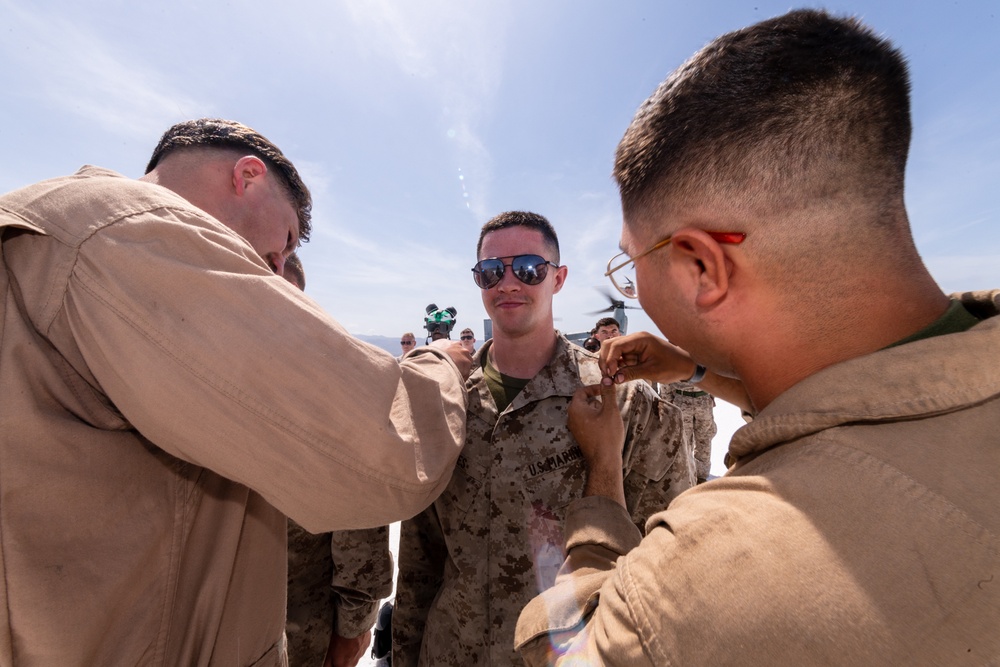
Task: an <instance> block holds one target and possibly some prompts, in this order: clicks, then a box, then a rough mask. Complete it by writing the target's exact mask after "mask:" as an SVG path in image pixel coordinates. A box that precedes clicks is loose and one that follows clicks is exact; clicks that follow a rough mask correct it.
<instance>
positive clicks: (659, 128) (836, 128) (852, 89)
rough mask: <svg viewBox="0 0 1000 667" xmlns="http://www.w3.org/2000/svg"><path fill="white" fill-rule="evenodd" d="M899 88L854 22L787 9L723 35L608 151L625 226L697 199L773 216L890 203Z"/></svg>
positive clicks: (899, 73) (886, 53)
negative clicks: (790, 210)
mask: <svg viewBox="0 0 1000 667" xmlns="http://www.w3.org/2000/svg"><path fill="white" fill-rule="evenodd" d="M909 90H910V88H909V77H908V73H907V66H906V62H905V60H904V58H903V56H902V54H901V53H900V52H899V51H898V50H897V49H896V48H894V47H893V46H892V45H891V44H890V43H889V42H888V41H887V40H885V39H882V38H880V37H879V36H877V35H876V34H875V33H874V32H872V30H871V29H870V28H868V27H866V26H865V25H863V24H862V23H861V22H860V21H858V20H857V19H854V18H837V17H833V16H831V15H830V14H828V13H826V12H824V11H817V10H805V9H804V10H796V11H792V12H790V13H788V14H785V15H783V16H779V17H777V18H773V19H770V20H766V21H763V22H761V23H757V24H755V25H752V26H749V27H747V28H744V29H742V30H737V31H735V32H731V33H728V34H726V35H722V36H721V37H719V38H717V39H715V40H713V41H712V42H711V43H710V44H708V45H707V46H706V47H705V48H703V49H702V50H701V51H699V52H698V53H696V54H694V55H693V56H692V57H691V58H690V59H689V60H688V61H687V62H686V63H685V64H683V65H682V66H681V67H679V68H678V69H677V70H676V71H675V72H674V73H673V74H671V75H670V76H669V77H668V78H667V79H666V80H665V81H664V82H663V83H662V84H661V85H660V86H659V88H658V89H657V90H656V92H655V93H654V94H653V95H652V96H651V97H650V98H649V99H648V100H646V102H644V103H643V105H642V106H640V108H639V110H638V111H637V112H636V115H635V118H634V119H633V121H632V124H631V125H630V126H629V128H628V130H627V131H626V132H625V136H624V137H623V138H622V140H621V143H620V144H619V145H618V149H617V152H616V159H615V168H614V177H615V179H616V180H617V182H618V186H619V189H620V191H621V198H622V206H623V209H624V211H625V214H626V217H628V215H629V213H630V212H636V211H639V210H642V211H646V210H653V209H657V208H659V207H660V206H662V205H664V203H665V202H668V201H670V202H671V203H674V202H676V204H677V205H678V206H683V205H684V203H685V202H686V201H687V200H689V199H691V200H692V201H696V202H697V201H699V200H700V198H701V195H702V193H707V194H708V196H712V195H714V196H716V197H721V198H726V197H732V196H733V195H734V194H735V195H736V196H737V198H738V200H739V201H738V204H749V205H764V206H767V207H771V208H774V209H779V208H781V207H783V206H788V205H792V206H797V205H801V204H802V201H804V200H809V201H819V200H821V199H822V198H823V197H825V196H827V195H828V193H829V192H830V191H832V192H834V193H837V192H850V193H852V196H854V197H857V196H861V197H863V198H864V199H865V200H866V201H875V202H878V201H883V202H884V201H887V199H886V197H901V195H902V188H903V174H904V170H905V166H906V157H907V152H908V150H909V143H910V134H911V125H910V102H909ZM858 193H860V195H859V194H858Z"/></svg>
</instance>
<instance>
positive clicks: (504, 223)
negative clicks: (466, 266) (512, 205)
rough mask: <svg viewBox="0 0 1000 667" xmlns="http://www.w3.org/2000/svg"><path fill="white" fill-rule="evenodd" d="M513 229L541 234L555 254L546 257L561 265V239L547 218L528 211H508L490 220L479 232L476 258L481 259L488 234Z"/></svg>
mask: <svg viewBox="0 0 1000 667" xmlns="http://www.w3.org/2000/svg"><path fill="white" fill-rule="evenodd" d="M511 227H527V228H528V229H533V230H535V231H536V232H539V233H540V234H541V235H542V238H543V239H544V240H545V244H546V245H548V246H549V248H550V249H551V250H552V252H553V256H552V257H546V259H548V260H549V261H551V262H553V263H555V264H559V237H558V236H556V230H555V228H554V227H553V226H552V223H551V222H549V221H548V220H547V219H546V218H545V216H543V215H539V214H537V213H531V212H528V211H507V212H505V213H501V214H500V215H497V216H494V217H493V218H490V220H489V221H488V222H487V223H486V224H485V225H483V228H482V229H481V230H480V232H479V242H478V243H477V244H476V257H477V258H479V255H480V254H481V253H482V251H483V239H484V238H486V235H487V234H489V233H491V232H497V231H500V230H501V229H510V228H511Z"/></svg>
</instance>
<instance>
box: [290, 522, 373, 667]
mask: <svg viewBox="0 0 1000 667" xmlns="http://www.w3.org/2000/svg"><path fill="white" fill-rule="evenodd" d="M392 569H393V564H392V553H391V552H390V551H389V529H388V527H386V526H383V527H381V528H370V529H365V530H342V531H336V532H333V533H321V534H319V535H313V534H311V533H307V532H306V531H305V530H304V529H302V528H301V527H300V526H299V525H298V524H296V523H295V522H294V521H291V520H289V522H288V617H287V620H286V624H285V632H286V634H287V636H288V662H289V664H290V665H291V667H298V666H299V665H322V664H323V659H324V658H325V657H326V651H327V648H328V647H329V644H330V633H331V630H332V625H333V623H334V619H336V624H337V626H336V627H337V634H339V635H340V636H341V637H349V638H350V637H357V636H359V635H361V634H363V633H365V632H368V631H370V630H371V628H372V626H373V625H375V616H376V615H377V614H378V605H379V602H380V601H381V600H382V598H385V597H388V596H389V594H390V593H392Z"/></svg>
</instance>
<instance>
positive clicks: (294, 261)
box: [284, 252, 306, 291]
mask: <svg viewBox="0 0 1000 667" xmlns="http://www.w3.org/2000/svg"><path fill="white" fill-rule="evenodd" d="M284 273H286V274H291V275H292V277H294V278H295V280H294V281H290V282H294V283H295V284H296V285H298V286H299V289H300V290H303V291H305V289H306V270H305V267H303V266H302V260H301V259H299V256H298V254H297V253H294V252H293V253H292V254H291V255H289V256H288V257H287V258H285V269H284Z"/></svg>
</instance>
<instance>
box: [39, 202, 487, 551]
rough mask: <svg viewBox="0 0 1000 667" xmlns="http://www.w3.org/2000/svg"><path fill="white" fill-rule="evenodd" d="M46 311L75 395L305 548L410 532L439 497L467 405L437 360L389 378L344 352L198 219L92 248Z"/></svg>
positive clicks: (324, 318)
mask: <svg viewBox="0 0 1000 667" xmlns="http://www.w3.org/2000/svg"><path fill="white" fill-rule="evenodd" d="M58 296H61V297H62V298H61V301H57V303H58V308H57V309H55V310H54V312H53V314H52V316H51V317H47V316H46V321H44V322H40V323H39V325H40V326H39V330H40V331H43V332H45V334H46V335H48V336H49V337H50V339H51V340H54V341H56V344H57V345H58V346H59V348H60V351H61V352H62V353H63V354H64V355H65V357H66V359H67V361H68V362H69V363H70V364H72V365H73V366H74V367H75V368H76V370H77V371H78V372H80V373H81V374H82V375H83V376H84V377H85V378H87V380H88V382H89V383H90V385H91V386H90V387H87V388H81V390H82V391H88V390H89V391H94V392H97V393H100V394H103V395H104V396H106V397H107V398H108V399H109V405H108V409H109V410H112V411H117V412H118V413H120V414H121V415H122V417H123V418H124V419H125V420H127V422H128V424H129V425H130V426H131V427H133V428H135V429H136V430H137V431H138V432H139V433H140V434H141V435H143V436H144V437H145V438H147V439H148V440H149V441H151V442H152V443H153V444H154V445H155V446H157V447H159V448H161V449H163V450H165V451H167V452H168V453H170V454H172V455H174V456H176V457H178V458H180V459H183V460H185V461H189V462H191V463H195V464H197V465H200V466H203V467H206V468H209V469H211V470H213V471H215V472H216V473H218V474H220V475H222V476H224V477H227V478H229V479H231V480H234V481H237V482H240V483H242V484H245V485H247V486H249V487H250V488H252V489H254V490H255V491H257V492H259V493H260V494H261V495H262V496H264V498H266V499H267V500H268V501H269V502H270V503H271V504H272V505H274V506H275V507H277V508H278V509H280V510H281V511H282V512H283V513H285V514H286V515H288V516H290V517H291V518H293V519H295V520H296V521H297V522H299V523H300V524H301V525H302V526H303V527H304V528H305V529H307V530H309V531H310V532H317V533H318V532H326V531H330V530H339V529H348V528H367V527H372V526H380V525H386V524H389V523H391V522H392V521H395V520H399V519H402V518H405V517H409V516H413V515H414V514H415V513H417V512H419V511H421V510H422V509H423V508H425V507H426V506H427V505H429V504H430V503H431V502H432V501H433V500H434V498H436V497H437V495H438V494H439V493H440V492H441V490H442V489H443V488H444V487H445V485H446V484H447V483H448V479H449V477H450V475H451V471H452V469H453V467H454V464H455V459H456V458H457V456H458V454H459V452H460V451H461V447H462V443H463V436H464V421H465V405H466V400H467V399H466V395H465V391H464V386H463V381H462V377H461V374H460V373H459V372H458V369H457V368H456V367H455V365H454V364H453V363H452V362H451V361H450V360H449V359H448V358H447V356H446V355H443V354H441V353H440V352H438V351H437V350H435V349H431V348H422V349H421V350H417V351H415V352H414V353H412V354H410V355H408V356H407V357H406V359H405V360H404V361H403V362H402V363H397V362H396V361H395V359H393V357H392V356H391V355H390V354H388V353H387V352H384V351H382V350H379V349H377V348H375V347H373V346H370V345H367V344H366V343H364V342H362V341H359V340H357V339H356V338H353V337H352V336H350V335H349V334H348V333H347V332H346V331H345V330H344V329H343V327H341V326H340V325H339V324H338V323H337V322H335V321H334V320H333V319H332V318H331V317H330V316H329V315H327V314H326V313H325V312H324V311H323V310H322V309H321V308H320V307H319V306H318V305H317V304H316V303H315V302H314V301H312V300H311V299H310V298H309V297H307V296H305V295H303V294H301V293H299V292H298V291H297V290H295V289H294V288H293V287H291V286H290V285H289V284H288V283H286V282H285V281H284V280H283V279H282V278H280V277H278V276H275V275H274V274H272V273H271V272H270V271H269V270H268V268H267V267H266V266H265V265H264V263H263V262H262V261H261V260H260V258H258V257H257V256H256V254H255V253H254V252H253V250H252V248H250V246H249V245H247V244H246V243H245V242H244V241H243V240H242V239H241V238H239V237H238V236H236V235H235V234H233V233H231V232H230V231H229V230H228V229H226V228H224V227H222V226H221V225H220V224H219V223H218V222H217V221H215V220H213V219H211V218H209V217H207V216H204V215H202V214H200V213H199V212H197V211H196V210H184V209H172V208H162V209H157V210H154V211H145V212H140V213H137V214H135V215H133V216H130V217H125V218H122V219H121V220H119V221H118V222H115V223H113V224H110V225H108V226H106V227H104V228H102V229H100V230H99V231H97V232H95V233H94V234H93V235H92V236H90V237H89V238H87V239H86V240H85V241H83V242H82V244H81V245H80V248H79V251H78V253H77V256H76V258H75V262H74V263H73V265H72V266H71V267H70V268H69V272H68V275H67V278H66V286H65V292H64V293H63V294H61V295H58ZM57 298H58V297H57Z"/></svg>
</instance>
